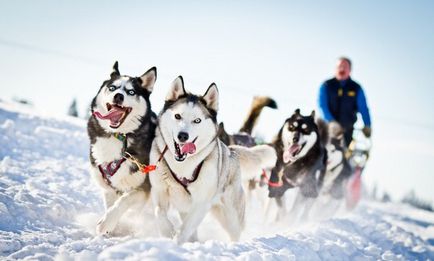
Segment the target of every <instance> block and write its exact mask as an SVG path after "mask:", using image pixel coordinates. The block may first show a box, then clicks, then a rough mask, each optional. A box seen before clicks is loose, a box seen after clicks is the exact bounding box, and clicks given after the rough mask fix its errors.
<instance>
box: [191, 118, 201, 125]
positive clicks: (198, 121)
mask: <svg viewBox="0 0 434 261" xmlns="http://www.w3.org/2000/svg"><path fill="white" fill-rule="evenodd" d="M201 121H202V120H201V119H199V118H197V119H195V120H194V121H193V122H194V123H196V124H197V123H200V122H201Z"/></svg>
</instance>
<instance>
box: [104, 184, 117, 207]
mask: <svg viewBox="0 0 434 261" xmlns="http://www.w3.org/2000/svg"><path fill="white" fill-rule="evenodd" d="M103 195H104V206H105V209H106V210H107V209H109V208H110V207H111V206H113V204H114V203H115V201H116V199H118V197H119V196H118V194H117V193H116V191H114V190H113V189H110V190H106V189H104V192H103Z"/></svg>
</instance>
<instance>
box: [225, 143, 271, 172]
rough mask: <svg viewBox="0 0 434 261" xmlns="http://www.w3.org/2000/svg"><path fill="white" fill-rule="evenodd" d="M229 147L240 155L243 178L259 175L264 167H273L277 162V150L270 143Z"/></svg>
mask: <svg viewBox="0 0 434 261" xmlns="http://www.w3.org/2000/svg"><path fill="white" fill-rule="evenodd" d="M229 148H230V149H231V150H232V151H234V152H235V153H236V154H237V155H238V158H239V160H240V168H241V179H242V180H250V179H253V178H255V177H258V176H259V175H261V173H262V170H263V169H271V168H273V167H274V166H275V164H276V160H277V155H276V151H275V150H274V148H273V147H272V146H270V145H257V146H254V147H251V148H247V147H243V146H238V145H232V146H229Z"/></svg>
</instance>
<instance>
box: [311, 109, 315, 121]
mask: <svg viewBox="0 0 434 261" xmlns="http://www.w3.org/2000/svg"><path fill="white" fill-rule="evenodd" d="M310 116H311V117H312V118H314V119H315V110H313V111H312V113H311V114H310Z"/></svg>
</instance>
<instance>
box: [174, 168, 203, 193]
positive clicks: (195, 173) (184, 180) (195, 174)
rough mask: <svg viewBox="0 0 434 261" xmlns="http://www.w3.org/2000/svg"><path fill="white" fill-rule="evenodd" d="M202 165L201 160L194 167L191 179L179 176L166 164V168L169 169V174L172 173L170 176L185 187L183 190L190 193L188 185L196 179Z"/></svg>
mask: <svg viewBox="0 0 434 261" xmlns="http://www.w3.org/2000/svg"><path fill="white" fill-rule="evenodd" d="M202 165H203V161H202V162H201V163H200V164H199V165H198V166H197V167H196V168H195V169H194V171H193V176H192V177H191V179H187V178H185V177H183V178H179V177H178V176H177V175H176V174H175V173H174V172H173V171H172V169H171V168H170V167H169V166H167V168H168V169H169V171H170V174H172V177H173V178H174V179H175V180H176V182H178V183H179V184H180V185H181V186H182V187H183V188H184V189H185V191H186V192H187V193H188V194H189V195H190V191H189V190H188V185H190V184H191V183H193V182H195V181H196V180H197V178H198V177H199V173H200V170H201V169H202Z"/></svg>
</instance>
